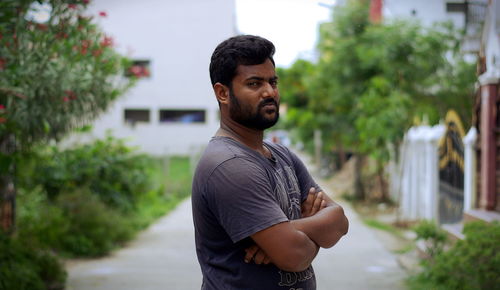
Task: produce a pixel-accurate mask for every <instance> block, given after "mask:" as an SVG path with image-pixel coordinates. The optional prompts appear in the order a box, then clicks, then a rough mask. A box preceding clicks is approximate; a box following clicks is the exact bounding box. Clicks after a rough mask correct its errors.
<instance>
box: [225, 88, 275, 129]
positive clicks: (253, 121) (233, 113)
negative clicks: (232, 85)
mask: <svg viewBox="0 0 500 290" xmlns="http://www.w3.org/2000/svg"><path fill="white" fill-rule="evenodd" d="M229 97H230V101H231V106H230V109H229V116H230V117H231V119H233V120H234V121H235V122H236V123H238V124H240V125H243V126H245V127H247V128H252V129H256V130H261V131H263V130H265V129H267V128H270V127H272V126H274V124H276V122H278V119H279V116H280V113H279V104H278V103H277V102H276V100H274V99H272V98H267V99H265V100H263V101H262V102H260V103H259V105H258V106H257V109H256V111H255V112H254V111H253V109H252V107H250V106H249V105H242V104H241V103H240V102H239V101H238V98H237V97H236V96H235V95H234V93H233V90H232V89H230V90H229ZM268 104H274V105H275V106H276V110H275V114H274V116H273V117H266V116H265V113H263V112H262V111H263V110H265V109H264V106H266V105H268Z"/></svg>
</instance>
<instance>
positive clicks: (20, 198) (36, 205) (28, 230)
mask: <svg viewBox="0 0 500 290" xmlns="http://www.w3.org/2000/svg"><path fill="white" fill-rule="evenodd" d="M17 204H18V208H17V228H18V230H17V235H18V237H19V239H20V240H23V241H25V242H26V243H27V244H29V246H30V247H32V248H43V249H62V246H63V245H62V243H61V241H62V239H61V237H63V236H64V235H66V233H67V232H68V229H69V228H70V221H69V220H68V219H67V218H66V216H65V215H64V212H63V210H62V209H61V208H59V207H58V206H56V205H55V204H53V203H52V202H51V201H49V200H48V199H47V197H46V195H45V193H44V192H42V191H41V189H40V187H37V188H35V189H34V190H31V191H28V190H25V189H23V188H20V189H19V190H18V195H17Z"/></svg>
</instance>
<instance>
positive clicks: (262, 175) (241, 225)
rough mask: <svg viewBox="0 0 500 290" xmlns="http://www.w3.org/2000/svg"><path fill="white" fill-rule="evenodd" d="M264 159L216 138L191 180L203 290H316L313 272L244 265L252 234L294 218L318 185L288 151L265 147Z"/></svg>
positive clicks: (282, 148) (251, 151)
mask: <svg viewBox="0 0 500 290" xmlns="http://www.w3.org/2000/svg"><path fill="white" fill-rule="evenodd" d="M265 146H266V147H267V148H268V149H269V150H270V151H271V153H272V155H273V158H272V159H268V158H265V157H264V156H262V155H261V154H259V153H257V152H256V151H254V150H252V149H250V148H249V147H247V146H245V145H243V144H241V143H239V142H237V141H235V140H233V139H231V138H227V137H214V138H212V140H211V141H210V143H209V145H208V147H207V148H206V150H205V152H204V153H203V156H202V157H201V159H200V162H199V164H198V167H197V169H196V172H195V176H194V180H193V195H192V204H193V220H194V226H195V236H196V252H197V255H198V261H199V262H200V265H201V270H202V273H203V285H202V289H204V290H221V289H256V290H260V289H265V290H268V289H269V290H271V289H279V290H284V289H286V290H292V289H293V290H299V289H302V290H314V289H316V280H315V276H314V271H313V269H312V267H309V268H308V269H307V270H306V271H303V272H298V273H294V272H286V271H283V270H280V269H278V268H277V267H276V266H274V265H272V264H269V265H256V264H254V263H252V262H250V263H248V264H247V263H245V262H244V256H245V249H246V248H248V247H249V246H251V245H252V244H253V240H252V239H251V238H250V236H251V235H253V234H254V233H256V232H259V231H261V230H263V229H266V228H268V227H270V226H272V225H275V224H277V223H281V222H285V221H288V220H293V219H298V218H300V216H301V213H300V205H301V203H302V201H304V200H305V198H306V197H307V193H308V191H309V188H311V187H316V188H317V189H319V187H318V185H317V184H316V183H315V182H314V180H313V179H312V178H311V176H310V175H309V172H308V171H307V169H306V168H305V166H304V165H303V163H302V162H301V161H300V160H299V159H298V158H297V156H295V154H293V153H292V152H290V151H289V150H288V149H287V148H286V147H284V146H281V145H276V144H271V143H265Z"/></svg>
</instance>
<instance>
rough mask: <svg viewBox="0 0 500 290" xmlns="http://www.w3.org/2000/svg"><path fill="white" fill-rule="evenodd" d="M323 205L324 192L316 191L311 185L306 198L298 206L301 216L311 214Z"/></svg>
mask: <svg viewBox="0 0 500 290" xmlns="http://www.w3.org/2000/svg"><path fill="white" fill-rule="evenodd" d="M325 207H326V201H325V199H324V193H323V192H322V191H320V192H318V193H317V192H316V189H315V188H314V187H311V188H310V189H309V194H308V195H307V199H306V200H305V201H304V202H303V203H302V205H301V206H300V208H301V213H302V218H305V217H310V216H313V215H315V214H316V213H317V212H319V211H320V210H322V209H324V208H325Z"/></svg>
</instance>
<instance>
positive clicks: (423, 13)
mask: <svg viewBox="0 0 500 290" xmlns="http://www.w3.org/2000/svg"><path fill="white" fill-rule="evenodd" d="M448 2H453V3H458V2H464V1H460V0H456V1H450V0H418V1H416V0H384V1H383V8H382V15H383V18H384V19H386V20H390V19H415V20H418V21H420V22H421V23H422V24H423V25H425V26H431V25H432V24H434V23H436V22H443V21H452V22H453V24H454V25H455V26H456V27H457V28H461V29H462V28H464V26H465V15H464V14H463V13H457V12H451V13H450V12H447V11H446V3H448Z"/></svg>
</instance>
